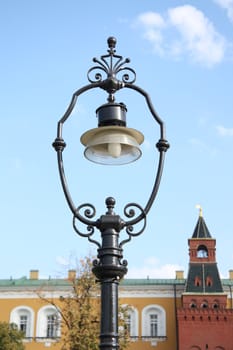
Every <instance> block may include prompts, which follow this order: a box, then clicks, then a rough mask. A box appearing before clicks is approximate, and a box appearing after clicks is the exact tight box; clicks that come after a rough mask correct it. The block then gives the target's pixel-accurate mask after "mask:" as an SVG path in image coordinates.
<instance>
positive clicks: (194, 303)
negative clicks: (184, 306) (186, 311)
mask: <svg viewBox="0 0 233 350" xmlns="http://www.w3.org/2000/svg"><path fill="white" fill-rule="evenodd" d="M189 306H190V308H191V309H195V308H196V307H197V302H196V300H194V299H193V300H191V303H190V305H189Z"/></svg>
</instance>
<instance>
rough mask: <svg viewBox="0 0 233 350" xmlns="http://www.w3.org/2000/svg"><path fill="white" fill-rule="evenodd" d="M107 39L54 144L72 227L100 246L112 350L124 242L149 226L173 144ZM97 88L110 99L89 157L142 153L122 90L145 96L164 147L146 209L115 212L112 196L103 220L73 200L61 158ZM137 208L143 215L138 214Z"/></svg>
mask: <svg viewBox="0 0 233 350" xmlns="http://www.w3.org/2000/svg"><path fill="white" fill-rule="evenodd" d="M107 42H108V54H106V55H102V56H101V57H100V59H97V58H94V59H93V62H95V65H94V66H93V67H92V68H90V69H89V71H88V73H87V77H88V81H89V84H88V85H86V86H83V87H81V88H80V89H79V90H77V91H76V92H75V93H74V94H73V96H72V99H71V102H70V105H69V106H68V108H67V110H66V112H65V114H64V116H63V117H62V118H61V119H60V120H59V121H58V126H57V137H56V139H55V141H54V142H53V147H54V148H55V150H56V152H57V160H58V169H59V174H60V179H61V184H62V188H63V191H64V194H65V197H66V200H67V203H68V205H69V207H70V210H71V211H72V213H73V228H74V230H75V231H76V233H78V234H79V235H80V236H82V237H86V238H87V239H88V240H89V241H90V242H91V243H94V244H95V245H96V246H97V247H98V255H97V259H96V260H94V261H93V273H94V274H95V276H96V277H97V279H98V281H99V282H100V284H101V325H100V349H101V350H113V349H118V347H119V345H118V337H119V336H118V285H119V281H120V280H121V279H122V278H123V276H124V275H125V274H126V272H127V261H126V260H123V246H124V244H126V243H128V242H129V241H130V240H131V239H132V237H135V236H138V235H140V234H141V233H142V232H143V231H144V229H145V227H146V216H147V214H148V212H149V210H150V208H151V206H152V204H153V202H154V199H155V197H156V194H157V192H158V188H159V184H160V179H161V176H162V170H163V163H164V157H165V152H166V151H167V149H168V148H169V144H168V142H167V141H166V139H165V128H164V123H163V121H162V120H161V119H160V118H159V116H158V115H157V113H156V111H155V109H154V107H153V105H152V102H151V100H150V97H149V95H148V94H147V92H145V91H144V90H143V89H141V88H140V87H138V86H137V85H135V84H134V82H135V80H136V73H135V71H134V70H133V69H132V68H130V67H128V66H127V65H126V64H127V63H129V62H130V60H129V59H128V58H126V59H123V57H122V56H119V55H117V54H116V50H115V46H116V39H115V38H114V37H109V38H108V40H107ZM93 72H95V75H94V78H91V76H92V74H93ZM91 73H92V74H91ZM120 73H123V75H122V77H121V79H118V76H119V75H120ZM103 74H104V75H105V79H104V78H103ZM95 88H101V89H104V90H105V91H106V92H107V93H108V98H107V103H105V104H103V105H101V106H100V107H99V108H97V110H96V115H97V117H98V127H97V128H94V129H91V130H89V131H87V132H85V133H84V134H83V135H82V136H81V143H82V144H83V145H84V146H85V147H86V148H85V151H84V155H85V157H86V158H87V159H89V160H90V161H92V162H96V163H100V164H107V165H121V164H126V163H130V162H133V161H135V160H137V159H138V158H139V157H140V156H141V150H140V144H142V142H143V140H144V136H143V134H142V133H141V132H140V131H137V130H135V129H131V128H128V127H127V123H126V112H127V108H126V105H125V104H123V103H117V102H116V101H115V93H116V92H117V91H119V90H121V89H125V88H128V89H132V90H134V91H136V92H138V93H139V94H141V95H142V96H143V97H144V98H145V100H146V103H147V107H148V109H149V111H150V113H151V115H152V117H153V118H154V120H155V122H157V123H158V125H159V128H160V139H159V141H158V142H157V144H156V147H157V149H158V151H159V161H158V168H157V172H156V175H155V182H154V186H153V188H152V192H151V194H150V197H149V199H148V202H147V204H146V206H145V207H144V208H143V207H141V206H140V205H139V204H136V203H128V204H127V205H126V206H125V207H124V210H123V211H124V216H125V218H126V219H123V218H121V217H120V216H119V215H117V214H115V212H114V206H115V199H114V198H112V197H108V198H107V199H106V201H105V203H106V207H107V212H106V213H105V214H104V215H101V216H100V217H99V218H98V219H94V217H95V215H96V210H95V207H94V206H93V205H92V204H89V203H84V204H81V205H79V206H78V207H77V206H76V205H75V204H74V202H73V200H72V197H71V195H70V192H69V189H68V184H67V181H66V177H65V171H64V163H63V158H62V152H63V151H64V149H65V146H66V143H65V141H64V140H63V137H62V130H63V124H64V123H65V122H66V121H67V119H68V118H69V116H70V115H71V112H72V111H73V109H74V106H75V104H76V102H77V99H78V97H79V96H80V95H81V94H83V93H85V92H86V91H88V90H91V89H95ZM136 209H137V210H136ZM136 211H137V213H138V212H139V214H136ZM77 222H81V223H82V224H84V225H86V231H87V232H86V233H83V232H81V231H80V230H79V229H78V227H77ZM139 222H142V228H141V229H140V230H138V231H137V232H134V225H136V224H138V223H139ZM95 229H97V230H99V231H100V233H101V240H100V241H97V240H96V239H94V237H93V235H94V232H95ZM122 230H124V231H125V233H126V234H127V237H126V239H121V237H120V233H121V231H122Z"/></svg>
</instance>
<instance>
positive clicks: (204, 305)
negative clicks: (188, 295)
mask: <svg viewBox="0 0 233 350" xmlns="http://www.w3.org/2000/svg"><path fill="white" fill-rule="evenodd" d="M201 307H202V308H203V309H208V301H207V300H203V302H202V304H201Z"/></svg>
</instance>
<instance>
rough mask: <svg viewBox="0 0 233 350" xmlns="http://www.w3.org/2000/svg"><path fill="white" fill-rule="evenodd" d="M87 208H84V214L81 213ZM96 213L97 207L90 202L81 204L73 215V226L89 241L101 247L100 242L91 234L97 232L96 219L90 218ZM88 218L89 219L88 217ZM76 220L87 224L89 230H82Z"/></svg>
mask: <svg viewBox="0 0 233 350" xmlns="http://www.w3.org/2000/svg"><path fill="white" fill-rule="evenodd" d="M83 208H86V209H85V210H84V216H83V215H81V214H80V211H81V210H82V209H83ZM95 214H96V210H95V207H94V206H93V205H92V204H89V203H85V204H82V205H80V206H79V207H78V208H77V209H76V211H75V214H74V216H73V228H74V230H75V232H76V233H77V234H78V235H79V236H81V237H86V238H88V240H89V242H91V243H94V244H96V245H97V246H98V247H99V248H100V247H101V245H100V243H99V242H98V241H96V240H94V239H92V238H91V236H92V235H93V234H94V232H95V227H96V221H91V220H88V219H92V218H93V217H94V216H95ZM86 218H88V219H86ZM76 220H78V221H81V222H82V223H83V224H84V225H87V226H86V229H87V232H85V233H84V232H81V231H80V230H79V229H78V228H77V226H76Z"/></svg>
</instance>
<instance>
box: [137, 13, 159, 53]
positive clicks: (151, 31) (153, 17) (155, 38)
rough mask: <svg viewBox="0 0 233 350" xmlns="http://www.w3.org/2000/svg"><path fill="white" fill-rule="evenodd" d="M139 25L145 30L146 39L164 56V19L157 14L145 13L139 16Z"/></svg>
mask: <svg viewBox="0 0 233 350" xmlns="http://www.w3.org/2000/svg"><path fill="white" fill-rule="evenodd" d="M138 23H140V24H141V25H142V26H143V27H144V28H145V31H144V35H143V36H144V38H145V39H146V40H148V41H149V42H150V43H151V44H152V45H153V48H154V50H155V51H156V52H159V53H160V54H163V35H162V29H163V28H164V27H165V25H166V24H165V21H164V19H163V17H162V16H161V15H160V14H159V13H156V12H145V13H142V14H141V15H139V16H138Z"/></svg>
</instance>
